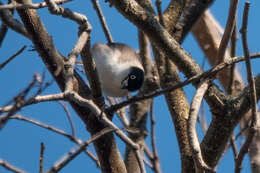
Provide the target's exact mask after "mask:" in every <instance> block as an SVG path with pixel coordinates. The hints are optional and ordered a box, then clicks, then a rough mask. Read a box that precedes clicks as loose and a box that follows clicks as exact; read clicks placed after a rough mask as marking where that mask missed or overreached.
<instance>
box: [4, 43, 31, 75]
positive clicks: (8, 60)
mask: <svg viewBox="0 0 260 173" xmlns="http://www.w3.org/2000/svg"><path fill="white" fill-rule="evenodd" d="M25 48H26V46H23V47H22V48H21V49H19V50H18V51H17V52H16V53H15V54H13V55H12V56H11V57H9V58H8V59H7V60H6V61H5V62H3V63H2V64H0V70H1V69H3V68H4V67H5V66H6V65H7V64H8V63H9V62H11V61H12V60H13V59H14V58H15V57H17V56H18V55H19V54H21V53H22V52H23V51H24V49H25Z"/></svg>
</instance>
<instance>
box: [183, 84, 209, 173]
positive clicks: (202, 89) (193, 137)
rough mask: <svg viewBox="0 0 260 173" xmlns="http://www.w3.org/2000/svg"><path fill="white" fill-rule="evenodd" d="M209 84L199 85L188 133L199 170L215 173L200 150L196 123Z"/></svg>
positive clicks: (191, 109) (189, 120) (191, 108)
mask: <svg viewBox="0 0 260 173" xmlns="http://www.w3.org/2000/svg"><path fill="white" fill-rule="evenodd" d="M209 83H210V80H209V79H206V80H203V81H202V82H201V83H200V84H199V86H198V89H197V90H196V92H195V95H194V97H193V99H192V103H191V107H190V113H189V119H188V130H187V132H188V139H189V143H190V147H191V150H192V157H193V159H194V162H195V164H196V167H197V169H198V170H202V171H205V170H207V171H210V172H214V171H213V169H212V168H210V167H209V166H208V165H207V164H206V163H205V161H204V160H203V157H202V153H201V149H200V142H199V139H198V136H197V133H196V122H197V119H198V112H199V108H200V104H201V102H202V99H203V96H204V94H205V93H206V91H207V89H208V87H209Z"/></svg>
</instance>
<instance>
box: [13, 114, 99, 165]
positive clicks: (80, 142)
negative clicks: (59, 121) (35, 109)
mask: <svg viewBox="0 0 260 173" xmlns="http://www.w3.org/2000/svg"><path fill="white" fill-rule="evenodd" d="M10 119H17V120H21V121H25V122H28V123H32V124H34V125H36V126H39V127H42V128H44V129H47V130H50V131H52V132H54V133H57V134H60V135H62V136H64V137H66V138H67V139H69V140H70V141H72V142H74V143H76V144H78V145H80V144H82V141H81V140H79V139H77V138H75V137H74V136H71V135H70V134H68V133H66V132H64V131H63V130H60V129H57V128H55V127H53V126H50V125H47V124H44V123H42V122H40V121H37V120H32V119H29V118H26V117H24V116H22V115H14V116H12V117H11V118H10ZM85 153H86V154H87V155H88V156H89V157H90V158H91V159H92V160H93V161H94V162H95V163H96V165H97V166H98V167H100V163H99V161H98V159H97V158H96V156H94V154H92V153H91V152H90V151H89V150H87V149H85Z"/></svg>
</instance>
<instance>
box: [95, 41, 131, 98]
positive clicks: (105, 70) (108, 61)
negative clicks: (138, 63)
mask: <svg viewBox="0 0 260 173" xmlns="http://www.w3.org/2000/svg"><path fill="white" fill-rule="evenodd" d="M91 54H92V58H93V59H94V61H95V64H96V68H97V71H98V76H99V80H100V83H101V87H102V90H103V91H104V93H105V94H106V95H108V96H112V97H123V96H126V95H127V93H128V91H127V90H126V89H121V81H122V80H123V79H124V78H125V77H126V76H127V75H128V73H129V64H126V63H125V64H122V63H121V64H118V57H119V56H120V54H121V53H120V51H117V50H115V51H112V50H111V49H110V48H109V47H108V46H107V45H105V44H100V43H98V44H95V45H94V46H93V48H92V50H91Z"/></svg>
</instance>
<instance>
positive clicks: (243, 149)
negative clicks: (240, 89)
mask: <svg viewBox="0 0 260 173" xmlns="http://www.w3.org/2000/svg"><path fill="white" fill-rule="evenodd" d="M249 7H250V3H249V2H245V7H244V13H243V22H242V28H241V30H240V32H241V35H242V43H243V49H244V54H245V58H246V68H247V80H248V84H249V88H250V94H251V97H250V100H251V107H252V108H251V109H252V119H251V125H250V129H249V133H248V135H247V139H246V141H245V143H244V145H243V146H242V147H241V150H240V152H239V154H238V157H237V160H236V167H235V172H236V173H239V172H240V170H241V168H242V167H241V165H242V161H243V158H244V156H245V154H246V153H247V152H248V149H249V146H250V144H251V142H252V140H253V138H254V136H255V132H256V130H257V121H258V118H257V98H256V88H255V81H254V76H253V72H252V67H251V63H250V58H249V50H248V43H247V25H248V13H249Z"/></svg>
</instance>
